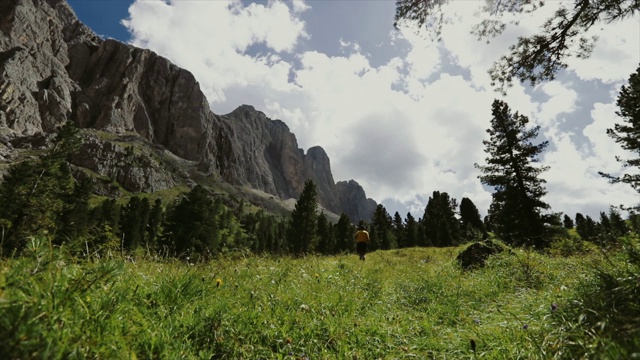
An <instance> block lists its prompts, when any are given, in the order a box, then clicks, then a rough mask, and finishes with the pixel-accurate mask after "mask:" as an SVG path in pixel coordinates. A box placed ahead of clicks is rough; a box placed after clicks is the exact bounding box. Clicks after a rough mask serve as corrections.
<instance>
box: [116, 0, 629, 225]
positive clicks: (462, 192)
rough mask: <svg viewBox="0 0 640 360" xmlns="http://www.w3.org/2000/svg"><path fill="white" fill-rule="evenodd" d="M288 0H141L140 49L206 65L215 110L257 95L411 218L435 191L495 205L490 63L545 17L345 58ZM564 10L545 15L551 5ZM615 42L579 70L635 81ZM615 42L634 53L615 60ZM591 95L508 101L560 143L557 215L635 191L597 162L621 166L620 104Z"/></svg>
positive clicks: (553, 175)
mask: <svg viewBox="0 0 640 360" xmlns="http://www.w3.org/2000/svg"><path fill="white" fill-rule="evenodd" d="M470 3H473V4H474V5H475V4H476V3H475V2H468V1H467V2H455V1H454V2H451V5H450V6H452V8H453V9H454V10H456V11H457V13H458V15H457V16H459V17H460V18H461V19H462V20H463V21H471V20H472V22H471V23H476V22H477V14H475V13H474V11H475V9H474V7H473V6H470ZM287 4H288V3H283V2H278V1H270V2H268V3H266V5H265V4H264V3H260V4H257V3H254V4H251V5H249V6H245V5H243V4H242V3H241V2H240V1H230V2H223V1H177V0H174V1H169V2H165V1H142V0H137V1H136V2H135V3H134V4H133V5H132V6H131V8H130V15H131V16H130V19H128V20H127V21H125V22H124V23H125V25H126V26H127V28H128V29H129V30H130V31H131V33H132V35H133V37H132V38H133V40H132V43H133V44H134V45H138V46H142V47H147V48H150V49H152V50H154V51H156V52H158V53H159V54H161V55H163V56H166V57H168V58H169V59H171V60H172V61H173V62H175V63H176V64H178V65H179V66H182V67H184V68H186V69H188V70H190V71H191V72H193V73H194V75H195V77H196V78H197V79H198V81H199V82H200V85H201V88H202V89H203V91H204V92H205V94H206V96H207V98H208V99H209V101H210V102H211V105H212V108H213V110H214V111H215V112H217V113H224V112H228V111H231V110H232V109H234V108H235V107H236V106H238V105H240V104H242V103H247V104H251V105H254V106H255V107H256V108H257V109H258V110H262V111H264V112H265V113H266V114H267V116H269V117H271V118H274V119H281V120H283V121H285V123H287V125H288V126H289V127H290V129H291V130H292V132H293V133H295V134H296V137H297V139H298V143H299V144H300V146H301V147H303V148H305V149H306V148H309V147H311V146H315V145H320V146H322V147H323V148H324V149H325V150H326V152H327V154H328V155H329V157H330V159H331V165H332V170H333V175H334V179H336V180H337V181H338V180H347V179H355V180H356V181H358V182H359V183H360V184H361V185H362V186H363V187H364V189H365V191H366V193H367V195H368V196H369V197H372V198H374V199H376V200H377V201H384V202H385V204H393V206H394V207H396V208H389V209H388V211H389V212H390V213H392V214H393V213H394V212H395V211H396V210H397V209H400V210H401V211H400V213H401V214H402V215H403V216H405V215H406V211H403V209H409V210H410V211H412V214H413V215H414V217H416V218H418V217H419V216H422V211H424V206H425V205H426V199H427V198H428V197H429V196H430V195H431V193H432V192H433V191H434V190H438V191H446V192H448V193H449V194H450V195H451V196H452V197H454V198H457V199H458V200H460V199H461V198H462V197H468V198H470V199H471V200H472V201H473V202H474V203H475V204H476V205H477V206H478V208H479V210H480V211H481V213H486V209H487V208H488V206H489V203H490V201H491V197H490V193H489V192H487V191H486V190H485V189H484V188H483V187H482V185H481V184H480V182H479V180H478V179H477V176H478V175H479V172H478V170H477V169H475V168H474V166H473V164H474V163H480V164H482V163H483V162H484V158H485V156H486V155H485V154H484V145H483V144H482V140H483V139H485V138H486V132H485V130H486V129H487V128H488V127H489V125H490V119H491V103H492V101H493V99H494V98H496V97H498V95H497V94H496V93H495V92H494V91H493V89H492V88H491V87H490V79H489V77H488V75H487V69H488V68H489V67H490V66H491V64H492V63H493V61H494V60H495V59H497V58H498V57H499V56H500V55H502V54H504V53H506V51H507V49H508V45H510V44H511V43H513V41H515V39H516V37H517V36H519V35H522V34H529V33H532V32H533V31H535V30H536V28H537V26H539V24H540V23H541V22H542V21H544V19H546V16H543V17H531V19H529V18H527V19H525V20H523V21H522V23H521V25H522V26H521V27H510V28H508V29H507V31H506V32H505V34H503V35H502V36H500V37H498V38H496V39H494V40H493V41H492V42H491V44H489V45H484V44H483V43H479V42H477V41H476V38H475V37H474V36H473V35H471V34H469V30H470V27H465V26H461V25H459V24H457V25H446V26H445V29H444V32H443V42H442V43H433V42H431V41H429V40H426V39H425V38H424V37H422V36H420V35H417V34H415V32H414V31H413V29H407V28H405V29H403V30H401V32H400V33H392V34H391V35H390V36H389V37H388V38H386V39H374V40H373V41H370V42H369V43H371V44H377V45H375V46H379V44H381V43H388V44H392V43H398V40H399V39H403V40H404V41H405V42H406V44H407V45H408V50H406V51H398V53H395V54H391V56H389V58H388V59H389V60H386V61H377V62H373V61H371V60H372V58H371V55H368V54H367V53H366V51H369V50H371V49H367V48H364V45H363V44H364V42H360V41H359V39H347V40H344V39H341V40H340V41H336V43H335V44H334V46H335V49H337V50H340V49H341V48H342V50H346V51H344V52H343V53H342V55H341V56H336V55H328V54H325V53H322V52H320V51H314V50H305V51H301V50H300V49H301V48H304V49H313V44H314V39H315V40H317V39H318V38H320V37H321V36H322V33H313V34H308V31H309V30H308V29H307V28H306V23H305V22H304V21H303V15H304V16H307V17H309V16H313V14H314V9H313V8H312V7H309V6H308V5H306V4H305V3H303V2H301V1H297V0H294V1H293V2H292V3H290V4H289V5H291V7H289V6H287ZM479 4H480V2H479ZM554 6H555V5H554V4H552V6H547V7H545V9H544V10H543V11H544V12H545V14H550V13H551V12H552V11H553V10H554ZM385 16H386V17H385V18H387V17H389V16H392V14H391V15H390V14H385ZM324 20H325V22H326V23H327V24H329V23H330V19H324ZM371 21H381V20H379V19H371ZM636 25H637V23H636ZM623 31H626V32H628V31H631V28H630V25H629V24H628V22H625V23H624V24H621V25H619V26H616V27H607V29H606V31H604V32H603V34H602V39H605V40H604V41H603V40H601V41H600V43H599V44H602V43H605V42H606V41H607V40H606V39H613V40H612V41H614V40H615V39H618V40H619V41H622V40H620V39H627V40H626V41H633V39H636V38H634V37H625V36H621V34H623V35H624V34H625V33H624V32H623ZM365 35H366V34H365ZM369 40H370V39H369ZM618 40H615V41H618ZM637 43H640V41H636V44H637ZM607 44H609V43H607ZM611 44H613V43H611ZM611 44H609V45H611ZM626 44H627V45H628V43H626ZM302 45H304V46H302ZM609 45H606V46H605V48H603V50H598V48H596V52H595V53H594V57H595V59H594V61H593V62H589V61H587V60H585V61H584V62H583V63H581V62H575V63H572V66H575V69H574V70H575V72H576V74H578V76H579V77H580V78H582V79H589V80H592V79H599V80H601V81H605V82H618V81H620V80H621V79H626V78H628V76H629V74H630V73H631V72H632V71H633V69H635V68H633V69H624V71H623V70H620V69H618V68H617V67H616V60H617V58H618V57H622V58H624V59H627V58H629V59H631V60H632V59H633V56H634V55H633V54H632V51H633V49H634V48H633V46H631V47H624V46H623V45H624V44H621V43H619V44H618V43H616V44H613V45H611V48H610V49H609V47H610V46H609ZM625 46H626V45H625ZM623 47H624V49H623V50H620V49H621V48H623ZM614 49H618V50H620V51H621V54H623V55H620V54H618V55H615V57H614V56H609V55H608V54H609V52H608V51H613V50H614ZM629 49H631V50H629ZM600 51H602V52H600ZM336 53H337V54H339V53H340V51H336V52H335V53H334V54H336ZM637 54H638V51H637V50H636V56H637ZM631 60H625V63H626V62H627V61H628V62H629V63H631ZM637 60H638V59H637V57H636V64H635V65H634V66H637V63H638V61H637ZM373 64H377V65H373ZM614 68H615V69H614ZM451 69H454V70H455V69H457V70H455V71H457V72H455V71H452V70H451ZM447 71H452V73H448V72H447ZM460 72H462V73H463V74H464V76H463V75H459V73H460ZM623 72H624V74H623ZM611 93H612V94H615V89H612V90H611ZM579 94H580V85H579V84H573V83H563V82H560V81H552V82H549V83H545V84H542V85H540V86H538V87H537V88H536V89H533V90H532V89H528V88H526V87H524V86H522V85H520V84H514V86H513V88H512V89H510V91H509V94H508V96H506V97H504V100H505V101H507V102H508V104H509V105H510V107H511V108H512V110H513V111H514V112H515V111H518V112H520V113H521V114H524V115H527V116H529V117H530V119H531V120H532V125H541V126H542V133H543V134H544V135H545V136H546V137H547V138H548V139H549V140H550V141H551V142H552V145H553V146H552V148H553V150H550V151H549V152H548V153H547V154H545V155H544V161H545V163H546V164H547V165H549V166H551V169H550V171H549V172H548V173H545V176H543V177H544V178H545V179H546V180H547V181H548V183H547V185H548V187H547V188H548V190H549V195H548V196H547V198H546V200H547V201H548V202H550V203H551V204H552V206H553V207H554V210H557V211H567V212H568V213H569V214H570V215H573V214H572V213H573V212H578V211H580V209H582V208H588V209H589V211H596V209H598V211H599V210H606V206H605V205H607V204H608V203H609V202H611V203H617V201H619V200H621V199H624V198H628V197H629V196H630V192H629V190H628V189H624V188H622V187H612V186H610V185H608V184H606V180H604V179H602V178H601V177H599V176H598V175H597V171H598V170H603V171H617V169H619V166H618V165H617V164H615V161H612V159H613V156H612V154H615V153H618V152H619V151H618V150H617V149H616V146H617V145H616V144H615V143H612V141H611V140H610V139H608V138H607V137H606V135H605V134H604V131H605V129H606V128H607V127H610V126H611V121H615V115H611V114H612V111H615V109H613V106H614V105H613V104H612V103H609V104H597V105H595V107H594V108H593V111H592V113H591V115H592V117H593V121H592V122H591V120H586V121H585V119H576V118H575V114H576V111H577V103H578V102H579V101H580V100H581V98H580V95H579ZM609 100H610V99H609ZM578 121H582V122H583V125H582V126H579V128H580V129H584V131H583V133H580V134H577V135H576V134H571V133H567V132H563V131H560V130H559V129H560V125H561V124H564V123H567V122H573V123H576V122H578ZM590 122H591V123H590ZM589 123H590V124H589ZM587 124H589V125H588V126H586V125H587ZM585 126H586V127H585ZM578 135H579V136H578ZM583 135H584V136H583ZM580 138H586V139H589V143H581V142H580V141H581V140H580ZM594 174H595V175H594ZM574 177H575V179H574ZM421 201H423V203H422V204H420V202H421ZM602 207H605V208H602ZM556 208H557V209H556Z"/></svg>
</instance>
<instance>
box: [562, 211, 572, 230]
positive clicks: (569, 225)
mask: <svg viewBox="0 0 640 360" xmlns="http://www.w3.org/2000/svg"><path fill="white" fill-rule="evenodd" d="M562 225H563V226H564V227H565V228H567V229H573V220H571V218H570V217H569V215H567V214H565V215H564V219H563V221H562Z"/></svg>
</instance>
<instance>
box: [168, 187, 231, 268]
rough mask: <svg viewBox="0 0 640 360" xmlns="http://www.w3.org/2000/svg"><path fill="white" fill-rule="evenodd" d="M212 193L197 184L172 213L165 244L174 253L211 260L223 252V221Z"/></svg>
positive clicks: (170, 211) (169, 218)
mask: <svg viewBox="0 0 640 360" xmlns="http://www.w3.org/2000/svg"><path fill="white" fill-rule="evenodd" d="M217 210H218V209H216V206H215V203H214V201H213V200H212V199H211V197H210V196H209V193H208V191H207V190H206V189H205V188H203V187H202V186H200V185H196V186H195V187H194V188H193V189H191V191H189V193H187V195H186V196H184V197H182V198H181V199H180V200H179V201H178V202H177V204H176V205H175V206H174V207H173V208H171V209H170V210H169V211H168V214H167V217H166V223H165V226H164V228H165V232H164V234H163V240H162V241H161V243H162V244H163V245H164V246H166V247H167V248H168V249H169V251H170V254H172V255H177V256H181V257H194V258H195V257H204V258H208V257H209V256H211V255H212V254H215V253H217V252H218V251H219V250H220V245H221V244H220V234H221V233H220V230H221V224H220V222H219V218H220V216H221V213H220V212H218V211H217Z"/></svg>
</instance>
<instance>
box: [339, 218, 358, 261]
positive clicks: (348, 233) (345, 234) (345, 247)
mask: <svg viewBox="0 0 640 360" xmlns="http://www.w3.org/2000/svg"><path fill="white" fill-rule="evenodd" d="M353 234H354V228H353V225H352V224H351V219H349V216H347V214H345V213H342V214H340V218H339V219H338V223H337V224H336V226H335V237H336V252H338V253H341V252H345V251H347V252H353V251H354V246H355V245H354V243H353Z"/></svg>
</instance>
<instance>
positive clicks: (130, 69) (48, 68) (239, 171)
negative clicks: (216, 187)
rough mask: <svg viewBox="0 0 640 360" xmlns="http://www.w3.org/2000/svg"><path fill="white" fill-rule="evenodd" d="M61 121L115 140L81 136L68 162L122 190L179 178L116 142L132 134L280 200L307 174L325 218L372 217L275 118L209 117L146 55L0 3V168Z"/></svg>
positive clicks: (193, 85) (175, 76) (189, 80)
mask: <svg viewBox="0 0 640 360" xmlns="http://www.w3.org/2000/svg"><path fill="white" fill-rule="evenodd" d="M68 120H71V121H73V122H74V123H75V124H76V126H78V127H79V128H83V129H89V130H93V131H99V132H106V133H110V134H114V136H118V137H120V138H114V139H107V138H100V137H97V136H93V137H91V136H89V137H88V138H87V140H86V143H85V145H84V146H83V152H82V153H81V155H80V156H78V157H77V158H76V159H74V164H75V165H77V166H79V167H82V168H86V169H89V170H92V171H94V172H95V173H97V174H99V175H101V176H107V177H110V178H112V179H113V180H114V181H117V182H118V183H119V184H120V185H121V186H122V187H123V188H125V189H126V190H128V191H133V192H152V191H157V190H162V189H166V188H170V187H172V186H175V185H176V183H177V181H178V179H179V178H181V177H182V174H172V173H170V171H171V169H169V168H167V167H166V166H164V165H162V164H161V162H157V161H155V160H154V159H153V153H154V152H153V151H138V152H136V153H129V152H127V151H131V150H130V149H129V148H128V147H127V146H123V145H122V144H121V140H122V139H121V137H132V136H133V137H137V138H138V139H137V140H136V141H137V143H139V144H147V145H148V147H149V148H150V149H155V150H156V151H155V153H156V154H157V153H158V151H160V152H162V151H167V152H169V153H171V154H173V155H175V156H177V157H179V158H181V159H183V160H186V161H189V162H191V163H193V164H195V167H196V168H197V169H198V170H199V171H200V172H201V173H203V174H205V175H208V176H213V177H217V178H219V179H222V180H223V181H225V182H228V183H230V184H232V185H236V186H245V187H250V188H254V189H258V190H261V191H264V192H266V193H269V194H273V195H275V196H278V197H280V198H282V199H287V198H296V197H297V196H299V194H300V193H301V191H302V188H303V186H304V182H305V181H306V180H307V179H309V178H310V179H313V180H314V182H315V183H316V185H317V188H318V200H319V202H320V204H321V205H322V206H324V207H325V208H326V209H328V210H330V211H332V212H335V213H337V214H340V213H343V212H344V213H345V214H347V215H348V216H349V217H350V218H351V220H353V221H358V220H360V219H364V220H369V219H370V216H371V214H372V213H373V210H375V206H376V205H375V202H374V201H373V200H371V199H367V198H366V196H365V195H364V190H363V189H362V187H360V186H359V185H358V184H357V183H356V182H355V181H349V182H344V183H342V182H339V183H338V184H336V183H335V182H334V180H333V176H332V174H331V168H330V161H329V158H328V157H327V154H326V153H325V151H324V150H323V149H322V148H321V147H319V146H316V147H312V148H310V149H309V150H308V151H307V153H306V154H305V153H304V151H303V150H302V149H300V148H298V145H297V141H296V138H295V135H294V134H292V133H291V132H290V131H289V128H288V127H287V126H286V125H285V123H284V122H282V121H280V120H271V119H268V118H267V117H266V116H265V115H264V114H263V113H262V112H260V111H257V110H255V109H254V108H253V107H251V106H248V105H243V106H240V107H239V108H237V109H236V110H234V111H233V112H231V113H229V114H226V115H216V114H214V113H213V112H212V111H211V110H210V109H209V105H208V101H207V99H206V98H205V96H204V94H203V93H202V91H201V90H200V87H199V84H198V83H197V81H196V80H195V78H194V77H193V75H192V74H191V73H190V72H189V71H187V70H184V69H181V68H179V67H177V66H175V65H174V64H172V63H171V62H170V61H168V60H167V59H165V58H163V57H161V56H158V55H157V54H155V53H154V52H152V51H149V50H145V49H140V48H136V47H133V46H130V45H126V44H123V43H120V42H118V41H115V40H103V39H101V38H99V37H98V36H96V35H95V34H94V33H93V32H92V31H91V30H90V29H89V28H88V27H86V26H85V25H83V24H82V23H80V22H79V21H78V19H77V17H76V16H75V14H74V13H73V11H72V10H71V8H70V7H69V6H68V4H67V3H66V2H65V1H64V0H2V1H1V2H0V160H1V161H11V158H12V152H13V150H14V147H16V148H18V147H19V146H18V145H17V144H19V143H20V141H18V139H20V138H22V137H29V138H31V137H33V136H34V135H37V134H42V133H52V132H55V131H56V129H57V128H58V127H59V126H60V125H61V124H63V123H64V122H66V121H68ZM118 142H120V143H118ZM372 204H374V205H373V206H372Z"/></svg>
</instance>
